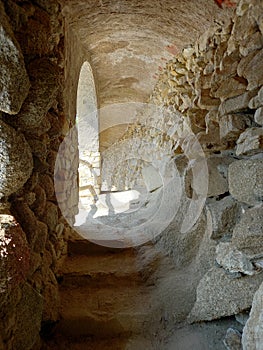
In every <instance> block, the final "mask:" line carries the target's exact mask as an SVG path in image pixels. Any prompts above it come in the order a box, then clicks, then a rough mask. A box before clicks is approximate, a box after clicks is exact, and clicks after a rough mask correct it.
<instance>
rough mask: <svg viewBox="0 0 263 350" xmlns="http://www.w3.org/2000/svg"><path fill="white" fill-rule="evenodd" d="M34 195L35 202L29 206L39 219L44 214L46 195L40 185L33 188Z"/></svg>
mask: <svg viewBox="0 0 263 350" xmlns="http://www.w3.org/2000/svg"><path fill="white" fill-rule="evenodd" d="M34 193H35V195H36V200H35V201H34V203H33V205H32V206H31V209H32V210H33V212H34V213H35V214H36V215H37V216H38V217H41V215H43V214H44V211H45V208H46V202H47V200H46V193H45V191H44V189H43V188H42V187H41V186H40V185H36V187H35V188H34Z"/></svg>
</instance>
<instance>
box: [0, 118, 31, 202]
mask: <svg viewBox="0 0 263 350" xmlns="http://www.w3.org/2000/svg"><path fill="white" fill-rule="evenodd" d="M0 148H1V152H0V198H1V197H4V196H9V195H10V194H12V193H14V192H15V191H17V190H19V189H20V188H21V187H22V186H23V185H24V183H25V182H26V181H27V179H28V178H29V177H30V175H31V173H32V169H33V158H32V153H31V150H30V147H29V145H28V143H27V141H26V140H25V138H24V136H23V135H21V134H19V133H17V132H16V131H15V130H14V129H13V128H12V127H10V126H9V125H7V124H6V123H4V122H3V121H1V120H0Z"/></svg>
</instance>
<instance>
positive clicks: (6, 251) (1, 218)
mask: <svg viewBox="0 0 263 350" xmlns="http://www.w3.org/2000/svg"><path fill="white" fill-rule="evenodd" d="M28 270H29V247H28V243H27V240H26V236H25V233H24V232H23V230H22V228H21V226H20V225H19V223H18V222H17V221H16V220H15V218H14V217H13V216H12V215H8V214H0V293H1V300H0V305H1V306H2V302H4V301H5V296H6V295H7V294H8V293H9V292H10V290H11V289H12V288H14V287H17V286H18V285H19V284H20V283H21V282H22V281H24V280H25V279H26V276H27V273H28Z"/></svg>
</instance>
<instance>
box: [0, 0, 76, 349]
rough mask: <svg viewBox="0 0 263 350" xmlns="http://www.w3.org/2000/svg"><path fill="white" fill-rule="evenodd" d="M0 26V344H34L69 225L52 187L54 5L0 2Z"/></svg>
mask: <svg viewBox="0 0 263 350" xmlns="http://www.w3.org/2000/svg"><path fill="white" fill-rule="evenodd" d="M0 28H1V29H0V32H1V34H0V40H1V49H0V62H1V71H0V111H1V112H0V130H1V132H0V144H1V154H0V163H1V167H0V273H1V276H0V286H1V287H0V289H1V298H0V315H1V316H0V317H1V320H2V321H1V325H0V348H1V349H5V350H6V349H7V350H8V349H33V348H34V349H39V348H40V346H41V340H40V335H39V334H40V332H41V334H44V333H45V331H46V330H48V329H49V326H50V325H51V324H52V323H54V322H56V320H57V319H58V305H59V296H58V283H57V279H56V277H55V273H56V266H57V261H58V259H59V258H60V257H61V256H62V255H63V254H65V253H66V248H67V247H66V244H65V238H66V237H67V235H68V233H69V230H70V229H69V227H68V225H67V222H66V221H65V219H64V218H63V217H62V215H61V211H60V209H59V208H58V205H57V200H56V196H55V193H54V168H55V162H56V158H57V152H58V149H59V145H60V143H61V141H62V140H63V138H64V136H65V135H66V134H67V133H68V130H69V127H70V120H69V119H70V118H69V115H66V114H65V112H64V110H65V108H64V102H63V99H64V98H63V85H64V33H63V21H62V16H61V13H60V7H59V5H58V3H57V2H56V1H42V0H35V1H23V2H21V1H16V0H7V1H4V3H2V2H0ZM73 119H74V118H72V120H73Z"/></svg>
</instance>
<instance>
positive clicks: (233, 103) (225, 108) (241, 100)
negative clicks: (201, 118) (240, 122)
mask: <svg viewBox="0 0 263 350" xmlns="http://www.w3.org/2000/svg"><path fill="white" fill-rule="evenodd" d="M255 94H256V92H255V91H247V92H245V93H244V94H242V95H239V96H236V97H232V98H229V99H227V100H225V101H223V102H222V103H221V105H220V107H219V110H218V113H219V115H220V116H222V115H226V114H230V113H233V112H235V113H236V112H240V111H244V110H246V109H247V108H248V103H249V101H250V100H251V98H252V97H254V96H255Z"/></svg>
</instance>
